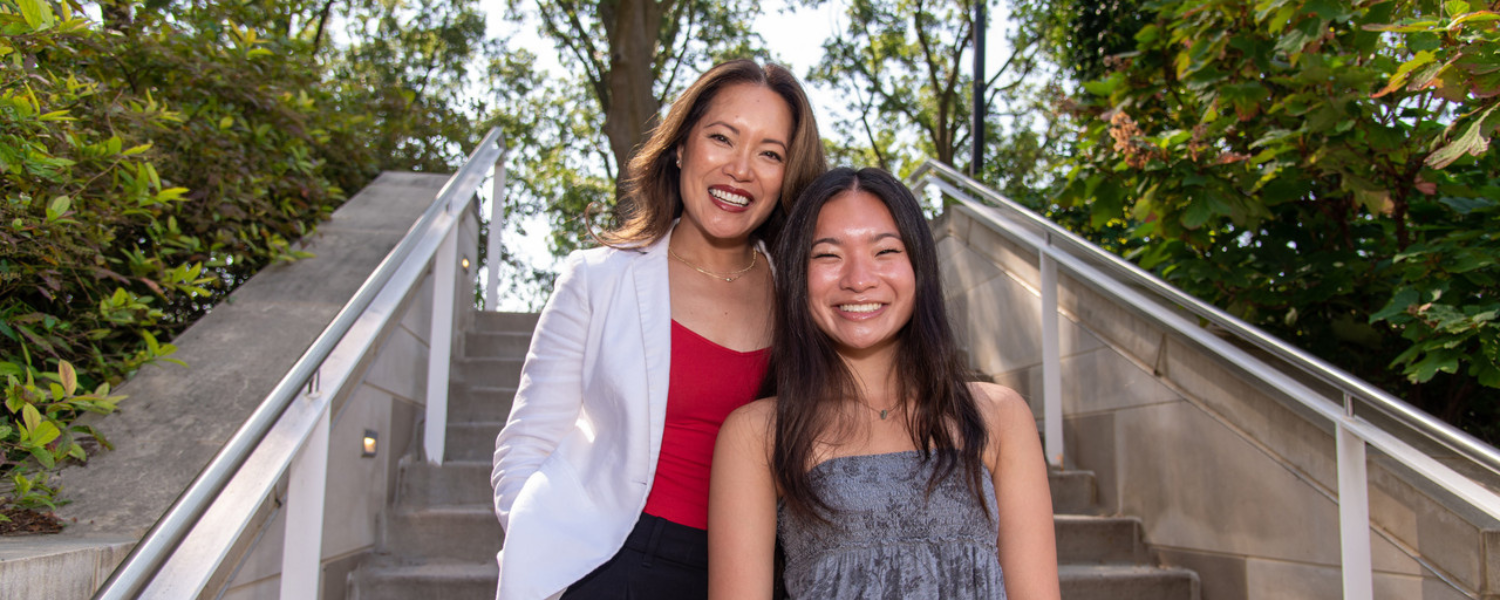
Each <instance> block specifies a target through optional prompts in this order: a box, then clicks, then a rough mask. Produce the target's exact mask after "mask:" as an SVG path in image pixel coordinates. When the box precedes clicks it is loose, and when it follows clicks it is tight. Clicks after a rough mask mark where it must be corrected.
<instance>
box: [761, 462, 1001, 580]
mask: <svg viewBox="0 0 1500 600" xmlns="http://www.w3.org/2000/svg"><path fill="white" fill-rule="evenodd" d="M934 462H935V461H930V462H929V463H927V464H923V463H922V459H921V455H920V454H918V453H917V452H916V451H915V450H912V451H908V452H896V453H892V454H872V455H866V456H847V457H841V458H835V459H831V460H828V461H826V462H823V463H822V464H819V465H817V466H816V467H813V470H812V472H811V473H809V477H810V479H811V483H812V486H813V488H814V489H816V490H817V491H818V493H819V494H820V495H821V497H822V498H823V499H824V500H825V501H826V502H828V504H829V506H831V507H833V508H835V509H838V512H836V513H834V515H833V516H832V521H833V523H832V524H831V525H829V524H824V523H820V522H818V521H816V520H811V519H803V518H799V517H797V516H795V515H793V514H792V513H791V512H790V511H788V510H786V509H785V507H784V506H783V507H778V510H777V519H776V529H777V535H778V536H779V537H780V539H781V543H782V547H783V550H784V551H785V552H786V570H785V572H784V574H783V577H784V579H785V581H786V589H787V594H788V595H789V596H790V597H791V598H793V599H809V600H811V599H818V600H823V599H829V600H852V599H855V598H858V599H873V598H880V599H888V600H889V599H907V598H942V599H945V600H968V599H975V600H978V599H986V600H996V599H998V600H1004V598H1005V577H1004V575H1003V574H1002V573H1001V571H1000V562H999V560H998V558H997V556H998V555H997V553H996V548H995V538H996V536H997V535H998V533H999V526H998V525H997V524H996V522H995V520H994V518H993V517H992V516H989V515H993V514H994V512H995V511H994V507H992V506H991V507H990V510H989V514H988V515H987V514H986V512H985V508H984V506H982V505H981V504H980V503H979V502H978V501H976V500H975V498H974V495H973V494H971V493H970V492H969V489H968V486H967V485H966V484H965V482H964V479H963V475H962V473H961V472H960V471H957V470H955V471H954V473H953V474H952V475H950V476H949V477H948V478H946V479H944V480H943V481H942V483H940V484H939V485H938V487H937V489H935V490H933V492H932V496H931V497H924V494H925V492H926V490H927V481H928V478H929V477H930V474H931V473H932V469H933V468H934V464H933V463H934ZM985 474H986V475H987V476H986V477H985V479H984V493H985V500H984V503H985V505H989V504H992V503H993V502H994V500H993V499H994V497H995V490H994V486H993V484H992V483H991V482H990V479H989V477H988V474H989V471H988V470H986V471H985Z"/></svg>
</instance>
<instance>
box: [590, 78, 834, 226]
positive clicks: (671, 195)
mask: <svg viewBox="0 0 1500 600" xmlns="http://www.w3.org/2000/svg"><path fill="white" fill-rule="evenodd" d="M737 83H751V84H756V85H762V86H765V87H767V88H769V89H770V90H771V91H773V92H775V93H776V94H777V95H778V96H781V99H782V100H784V101H786V104H787V107H788V108H789V109H791V113H792V139H791V140H788V143H789V144H790V146H789V147H788V148H787V150H786V154H787V156H786V158H787V161H786V168H785V170H784V171H783V173H782V179H781V190H780V192H781V196H780V199H779V201H778V202H777V207H776V210H773V211H771V216H770V218H768V219H766V222H765V223H762V224H761V226H760V227H758V228H756V230H755V231H754V232H752V233H751V237H752V238H754V239H759V240H764V241H765V242H766V243H768V244H772V243H775V241H776V233H777V232H778V231H780V230H781V225H782V223H783V222H784V221H785V220H786V213H787V210H788V209H789V208H790V207H791V203H792V201H793V200H795V199H796V198H797V195H798V194H799V193H801V191H802V188H804V187H806V186H807V184H808V183H809V182H811V181H812V180H813V178H815V177H817V176H818V175H821V174H823V171H824V170H826V169H827V168H828V163H827V161H826V159H824V157H823V141H822V139H821V138H819V137H818V123H817V120H816V119H815V118H814V117H813V111H812V105H810V104H808V102H807V94H806V93H805V92H803V91H802V84H801V83H799V82H798V81H797V76H796V75H793V74H792V72H791V71H788V70H786V68H784V67H782V66H781V65H777V64H769V63H768V64H766V65H765V66H761V65H758V64H756V63H755V61H753V60H748V59H739V60H731V61H726V62H722V63H719V64H717V65H714V66H713V67H712V68H710V69H709V70H708V71H705V72H704V73H703V75H701V76H699V77H698V80H697V81H694V82H693V84H692V85H690V86H688V88H687V89H685V90H683V91H682V94H681V95H680V96H678V97H677V100H676V101H675V102H673V103H672V108H671V109H670V110H669V111H667V115H666V117H665V118H663V119H662V121H661V123H659V124H658V125H657V126H656V127H655V128H654V129H652V130H651V134H650V135H649V136H647V137H646V141H644V142H642V143H641V146H640V148H639V149H638V150H637V151H636V154H635V156H634V157H632V158H631V159H630V164H629V166H628V168H627V169H626V170H625V171H624V177H625V180H624V185H623V186H622V189H623V192H624V193H623V195H622V196H621V198H620V202H619V204H618V205H617V206H616V207H615V218H616V222H617V223H618V224H619V226H618V227H616V228H615V229H614V230H613V231H606V232H603V233H600V234H597V235H595V239H597V240H599V242H600V243H603V244H604V245H607V246H615V247H625V246H628V247H639V246H649V245H651V244H652V243H654V242H656V241H657V240H660V239H661V238H662V236H664V235H666V234H667V230H669V229H671V228H672V219H675V218H677V217H678V216H680V215H681V214H682V190H680V189H679V181H680V178H681V176H682V169H681V168H679V167H678V166H677V153H676V152H675V150H676V149H677V147H678V146H681V145H683V144H684V143H686V141H687V136H688V133H690V132H691V130H692V129H693V126H694V125H696V124H698V121H699V120H700V119H702V118H703V114H704V113H706V112H708V107H709V105H710V104H712V103H713V100H714V98H715V97H717V96H718V95H719V92H720V91H722V90H723V89H724V88H726V87H729V86H732V85H734V84H737Z"/></svg>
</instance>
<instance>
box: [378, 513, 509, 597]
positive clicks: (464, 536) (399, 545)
mask: <svg viewBox="0 0 1500 600" xmlns="http://www.w3.org/2000/svg"><path fill="white" fill-rule="evenodd" d="M385 534H386V535H385V540H384V542H383V543H382V544H381V547H382V548H383V551H384V552H387V553H390V554H392V555H394V556H397V557H400V558H403V559H409V560H413V561H421V562H434V561H448V562H466V563H476V564H479V563H485V562H488V563H490V564H494V562H495V553H497V552H499V551H500V543H501V540H502V538H503V537H504V534H503V533H502V532H501V529H500V521H499V520H498V519H496V518H495V512H494V510H493V509H491V508H490V507H489V505H488V504H479V505H466V506H430V507H426V508H419V509H416V510H398V511H395V512H394V513H393V514H391V515H390V516H389V517H388V519H387V521H386V526H385ZM491 591H492V592H493V590H491ZM433 597H437V596H433Z"/></svg>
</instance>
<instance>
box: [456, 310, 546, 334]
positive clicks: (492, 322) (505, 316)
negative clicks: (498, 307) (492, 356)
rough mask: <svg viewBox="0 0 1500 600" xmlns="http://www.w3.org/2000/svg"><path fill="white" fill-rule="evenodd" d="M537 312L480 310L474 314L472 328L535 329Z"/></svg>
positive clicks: (497, 329) (499, 330) (492, 329)
mask: <svg viewBox="0 0 1500 600" xmlns="http://www.w3.org/2000/svg"><path fill="white" fill-rule="evenodd" d="M539 316H541V315H540V314H538V313H507V312H488V311H485V312H480V313H476V314H475V315H474V324H473V326H472V327H473V329H474V330H475V331H488V332H501V331H512V332H526V333H531V332H532V330H534V329H536V320H537V317H539Z"/></svg>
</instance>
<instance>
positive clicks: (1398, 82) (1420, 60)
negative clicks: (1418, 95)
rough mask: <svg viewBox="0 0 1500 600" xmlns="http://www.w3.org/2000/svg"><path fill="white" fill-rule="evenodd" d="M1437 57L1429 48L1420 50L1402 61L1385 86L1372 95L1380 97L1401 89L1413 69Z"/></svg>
mask: <svg viewBox="0 0 1500 600" xmlns="http://www.w3.org/2000/svg"><path fill="white" fill-rule="evenodd" d="M1436 59H1437V57H1436V56H1435V55H1434V54H1433V53H1432V52H1429V51H1427V50H1423V51H1421V52H1418V53H1417V55H1416V56H1413V57H1412V59H1411V60H1408V61H1406V62H1404V63H1401V66H1400V67H1397V68H1396V72H1395V73H1393V74H1392V75H1391V79H1390V81H1389V82H1388V83H1386V84H1385V87H1384V88H1381V89H1380V91H1378V92H1375V93H1374V94H1371V97H1372V98H1379V97H1381V96H1384V95H1386V94H1389V93H1391V92H1394V91H1396V90H1399V89H1401V86H1403V85H1406V80H1407V78H1408V77H1410V76H1411V73H1412V71H1415V70H1417V69H1419V68H1421V67H1422V66H1423V65H1426V64H1428V63H1431V62H1433V61H1434V60H1436Z"/></svg>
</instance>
